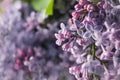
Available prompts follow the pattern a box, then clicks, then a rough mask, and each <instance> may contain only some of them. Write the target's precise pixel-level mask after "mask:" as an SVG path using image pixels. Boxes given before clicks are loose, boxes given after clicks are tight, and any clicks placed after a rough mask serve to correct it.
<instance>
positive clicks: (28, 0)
mask: <svg viewBox="0 0 120 80" xmlns="http://www.w3.org/2000/svg"><path fill="white" fill-rule="evenodd" d="M22 1H23V2H30V1H31V0H22Z"/></svg>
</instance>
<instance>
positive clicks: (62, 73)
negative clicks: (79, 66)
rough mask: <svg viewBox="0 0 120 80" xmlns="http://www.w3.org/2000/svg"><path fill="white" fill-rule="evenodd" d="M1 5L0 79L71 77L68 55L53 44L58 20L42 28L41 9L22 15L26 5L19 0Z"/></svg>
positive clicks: (59, 79) (68, 79) (56, 79)
mask: <svg viewBox="0 0 120 80" xmlns="http://www.w3.org/2000/svg"><path fill="white" fill-rule="evenodd" d="M0 4H1V6H0V7H1V8H2V9H3V12H1V13H0V80H74V77H72V76H71V75H69V74H68V70H66V67H68V66H69V65H70V64H72V61H71V60H70V59H68V58H67V57H70V55H68V54H62V51H61V49H60V48H58V47H57V46H56V45H55V44H54V41H55V38H54V35H53V34H54V32H55V30H56V29H57V28H56V24H57V23H56V22H54V23H52V24H48V25H47V28H46V27H41V25H40V24H41V23H42V22H43V21H44V19H45V18H46V16H45V15H44V13H45V12H44V11H42V12H30V15H29V16H24V18H23V17H22V12H24V11H23V10H27V9H26V4H24V3H22V2H21V1H19V0H18V1H15V2H13V3H12V0H4V1H3V2H1V3H0ZM6 5H7V6H6ZM23 5H24V6H23ZM27 8H28V7H27ZM60 53H61V54H60Z"/></svg>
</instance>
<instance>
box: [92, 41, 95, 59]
mask: <svg viewBox="0 0 120 80" xmlns="http://www.w3.org/2000/svg"><path fill="white" fill-rule="evenodd" d="M92 57H93V60H95V43H93V44H92Z"/></svg>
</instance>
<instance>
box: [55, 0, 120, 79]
mask: <svg viewBox="0 0 120 80" xmlns="http://www.w3.org/2000/svg"><path fill="white" fill-rule="evenodd" d="M77 2H78V4H76V5H75V11H74V12H73V13H72V18H70V19H69V25H68V26H65V25H64V24H63V23H61V25H60V26H61V30H59V31H58V33H55V37H56V38H57V41H56V44H57V45H59V46H61V45H62V49H63V50H64V51H67V52H71V54H72V56H73V57H74V58H75V59H76V65H74V66H73V67H70V68H69V72H70V73H71V74H73V75H74V76H75V78H76V79H77V80H119V79H120V73H119V70H120V56H119V55H120V7H119V5H116V6H113V5H112V3H111V2H110V1H107V0H105V1H104V0H77Z"/></svg>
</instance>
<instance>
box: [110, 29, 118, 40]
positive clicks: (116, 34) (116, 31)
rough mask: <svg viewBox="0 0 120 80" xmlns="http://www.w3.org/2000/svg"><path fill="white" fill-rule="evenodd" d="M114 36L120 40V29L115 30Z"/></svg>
mask: <svg viewBox="0 0 120 80" xmlns="http://www.w3.org/2000/svg"><path fill="white" fill-rule="evenodd" d="M112 37H113V39H114V40H116V41H120V29H118V30H115V32H114V33H113V34H112Z"/></svg>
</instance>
